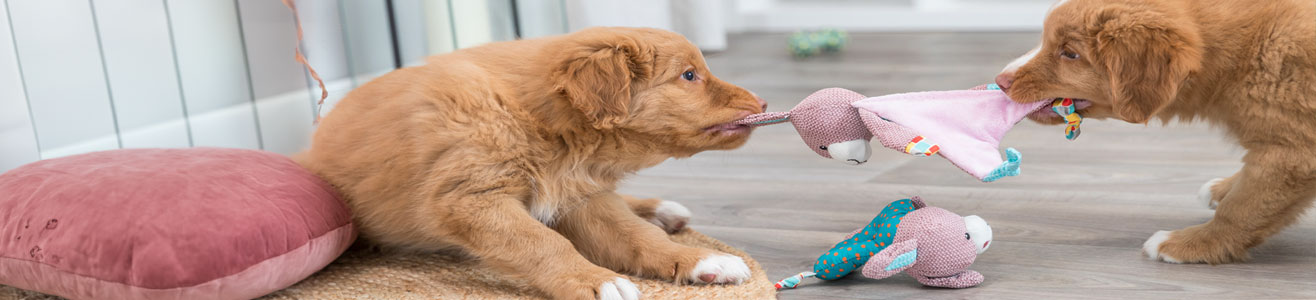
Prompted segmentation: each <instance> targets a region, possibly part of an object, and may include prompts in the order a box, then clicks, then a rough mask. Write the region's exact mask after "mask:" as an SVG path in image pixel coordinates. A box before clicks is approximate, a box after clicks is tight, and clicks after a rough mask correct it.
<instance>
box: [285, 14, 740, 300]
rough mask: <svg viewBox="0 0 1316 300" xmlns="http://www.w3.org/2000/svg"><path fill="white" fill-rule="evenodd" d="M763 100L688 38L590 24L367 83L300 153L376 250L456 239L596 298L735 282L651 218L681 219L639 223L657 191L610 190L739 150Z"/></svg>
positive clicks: (529, 274)
mask: <svg viewBox="0 0 1316 300" xmlns="http://www.w3.org/2000/svg"><path fill="white" fill-rule="evenodd" d="M686 72H692V74H693V75H694V76H693V77H692V78H687V77H686V76H685V73H686ZM764 107H765V104H764V102H763V101H762V99H759V98H758V97H756V96H754V95H753V94H752V93H750V92H749V91H746V90H745V89H742V88H740V87H737V86H735V85H731V84H728V83H726V82H723V81H721V80H719V79H718V78H717V77H714V76H713V75H712V74H711V73H709V70H708V67H707V66H706V65H705V63H704V60H703V57H702V55H701V54H700V52H699V51H698V49H696V48H695V47H694V46H693V45H691V44H690V43H689V42H688V41H687V40H686V39H685V38H684V37H681V36H679V35H676V34H674V33H671V32H666V31H660V30H650V29H629V28H594V29H587V30H583V31H580V32H577V33H573V34H569V35H563V36H557V37H549V38H543V39H534V40H523V41H512V42H502V43H493V44H488V45H484V46H480V47H474V48H469V49H463V50H459V51H456V52H453V53H449V54H444V55H439V56H435V57H433V58H431V59H430V60H429V61H428V64H426V65H424V66H419V67H412V68H404V69H400V70H397V71H394V72H392V73H389V74H387V75H384V76H382V77H380V78H378V79H375V80H373V81H371V82H370V83H367V84H365V85H363V86H361V87H360V88H357V89H356V90H354V91H352V92H351V93H349V94H348V95H347V97H346V98H344V99H343V100H342V102H341V103H339V104H338V105H337V107H336V108H335V109H334V110H333V112H331V113H330V114H329V115H328V116H327V117H326V118H325V119H324V120H323V122H322V123H321V125H320V127H319V129H318V130H317V131H316V133H315V136H314V139H313V143H312V146H311V148H310V150H308V151H307V152H305V153H303V154H302V155H301V156H300V157H299V161H300V162H301V163H302V164H304V165H305V166H307V167H308V168H310V169H312V170H314V171H315V172H317V173H318V174H320V175H322V176H323V177H324V178H325V179H327V180H328V181H329V182H331V183H332V184H334V185H335V186H336V187H337V188H338V189H339V190H340V191H341V193H342V195H343V196H344V198H345V199H346V201H347V202H348V204H349V205H350V207H351V208H352V210H353V214H354V216H355V221H356V224H357V226H358V228H359V229H360V232H361V236H362V237H363V238H365V239H366V240H368V241H370V242H372V243H375V244H378V245H381V246H384V247H388V248H394V249H413V250H420V251H431V250H439V249H452V248H455V249H459V250H461V251H464V252H466V253H469V254H471V255H473V256H474V257H477V258H479V259H480V260H481V261H482V262H483V263H484V264H486V265H488V266H489V267H491V268H494V269H496V270H500V271H502V272H504V273H505V274H507V275H508V276H517V277H521V278H524V279H526V280H527V281H528V282H529V283H530V284H531V285H532V286H534V287H536V288H538V289H540V290H542V291H544V292H546V294H548V295H550V296H552V297H554V298H567V299H580V298H596V297H598V296H599V295H601V294H599V293H604V294H608V293H612V292H611V290H608V288H607V286H608V285H607V284H612V283H613V282H614V279H617V278H619V277H621V276H619V275H618V272H622V273H627V274H634V275H640V276H647V277H653V278H661V279H666V280H672V281H693V282H700V280H699V279H700V275H712V276H711V277H712V278H717V279H722V278H728V275H727V274H694V275H689V274H692V273H693V272H692V271H693V270H694V268H695V266H696V265H697V263H698V262H699V261H701V260H702V259H704V258H709V257H714V256H717V255H722V253H717V252H715V251H711V250H707V249H699V248H692V247H687V246H682V245H678V244H676V243H674V242H672V241H671V240H669V239H668V238H667V235H666V233H665V232H664V228H659V227H657V226H654V224H665V223H679V225H681V226H684V224H685V220H684V217H680V218H678V219H679V220H648V221H647V220H645V219H643V218H641V217H640V216H638V215H637V214H639V215H644V216H646V217H649V218H655V217H656V215H657V214H661V213H662V212H661V211H655V210H656V209H657V208H658V207H660V206H662V205H661V204H660V202H659V201H660V200H657V199H645V200H640V199H634V198H629V197H624V196H621V195H618V194H616V193H615V191H614V190H615V188H616V185H617V182H618V181H620V180H622V179H623V178H624V177H626V176H627V175H629V174H632V173H633V172H635V171H638V170H640V169H643V168H646V167H650V166H653V165H656V164H658V163H660V162H662V161H664V160H666V159H668V158H672V157H687V156H690V155H693V154H695V153H697V152H700V151H705V150H717V149H732V148H736V147H738V146H740V145H741V144H743V143H744V142H745V140H746V139H747V138H748V135H749V128H746V127H743V126H728V125H726V124H727V123H729V122H731V121H734V120H736V119H739V118H741V117H744V116H746V115H749V114H751V113H758V112H762V110H763V109H764ZM628 202H629V203H631V205H628ZM678 206H679V205H678ZM651 221H652V222H651ZM674 225H675V224H673V225H672V226H674ZM666 229H673V228H670V226H669V228H666ZM741 266H743V263H741ZM732 269H735V268H732ZM692 277H694V278H692ZM706 277H707V276H706ZM621 278H624V277H621ZM732 279H734V278H732ZM620 280H625V279H620ZM710 281H711V280H710ZM719 282H728V281H719ZM612 286H614V287H615V286H616V284H612ZM601 290H605V291H603V292H600V291H601Z"/></svg>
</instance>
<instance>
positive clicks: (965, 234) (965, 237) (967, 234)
mask: <svg viewBox="0 0 1316 300" xmlns="http://www.w3.org/2000/svg"><path fill="white" fill-rule="evenodd" d="M964 239H966V240H971V238H969V233H968V232H965V233H964Z"/></svg>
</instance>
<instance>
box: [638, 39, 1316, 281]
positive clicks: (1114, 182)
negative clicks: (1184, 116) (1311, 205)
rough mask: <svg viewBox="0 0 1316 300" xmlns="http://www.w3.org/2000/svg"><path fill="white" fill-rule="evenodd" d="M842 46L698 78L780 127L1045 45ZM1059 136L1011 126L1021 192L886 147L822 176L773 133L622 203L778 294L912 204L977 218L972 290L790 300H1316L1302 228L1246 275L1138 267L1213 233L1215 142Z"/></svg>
mask: <svg viewBox="0 0 1316 300" xmlns="http://www.w3.org/2000/svg"><path fill="white" fill-rule="evenodd" d="M852 38H853V41H852V44H851V45H850V46H849V48H847V49H846V50H845V51H844V52H843V53H839V54H838V55H834V56H824V57H815V58H811V59H807V60H793V59H791V58H790V57H789V56H788V55H787V54H786V52H785V51H786V50H785V36H784V35H780V34H747V35H736V36H733V37H731V41H730V45H731V48H730V49H729V50H727V51H725V52H721V53H714V54H709V55H708V62H709V64H710V65H711V66H712V69H713V72H714V74H716V75H717V76H719V77H721V78H722V79H724V80H727V81H730V82H732V83H735V84H739V85H741V86H744V87H746V88H749V89H750V90H753V91H755V92H757V93H758V94H759V95H760V96H762V97H763V98H765V99H768V102H769V103H770V107H769V109H770V110H786V109H789V108H790V107H792V106H794V105H795V104H796V103H797V102H798V101H799V99H801V98H803V97H804V96H806V95H808V94H810V93H811V92H813V91H815V90H818V89H821V88H826V87H833V86H837V87H845V88H849V89H853V90H856V91H858V92H860V93H864V94H866V95H881V94H888V93H897V92H910V91H922V90H944V89H960V88H968V87H971V86H974V85H977V84H982V83H986V82H988V81H989V80H991V78H992V77H993V76H994V75H995V74H996V72H997V71H999V70H1000V68H1001V66H1003V65H1004V64H1005V63H1006V62H1008V61H1010V60H1012V59H1013V58H1014V57H1015V56H1017V55H1018V54H1019V53H1022V52H1025V51H1027V50H1028V49H1030V48H1031V47H1032V46H1033V45H1035V44H1036V43H1037V34H1035V33H1008V34H1007V33H1002V34H981V33H972V34H970V33H955V34H951V33H932V34H855V35H853V36H852ZM1062 131H1063V129H1062V128H1060V127H1043V126H1039V125H1036V124H1032V123H1029V122H1024V123H1021V124H1020V125H1019V126H1017V127H1015V129H1014V130H1013V131H1012V132H1010V133H1009V135H1007V137H1006V138H1005V140H1004V141H1003V143H1002V145H1003V146H1008V147H1015V148H1017V149H1018V150H1019V151H1021V152H1022V153H1023V157H1024V159H1023V161H1024V163H1023V174H1022V175H1021V176H1019V177H1011V178H1005V179H1002V180H1000V181H997V182H995V183H981V182H978V181H977V180H976V179H974V178H972V177H971V176H969V175H967V174H965V173H963V172H961V171H959V170H958V169H956V168H955V167H954V166H952V165H950V164H949V163H947V162H946V161H945V160H944V159H942V158H940V157H930V158H914V157H910V156H907V155H904V154H899V153H896V152H894V151H890V150H885V149H883V148H880V147H878V148H875V149H874V151H876V153H874V155H873V159H872V160H870V161H869V162H868V163H867V164H865V165H861V166H848V165H843V164H841V163H839V162H836V161H831V160H825V159H823V158H820V157H817V156H816V155H815V154H814V153H813V152H812V151H809V149H805V146H804V144H803V142H801V141H800V140H799V138H798V136H797V135H796V133H795V131H794V129H793V128H791V127H790V126H788V125H777V126H770V127H765V128H761V129H759V130H758V131H756V132H755V133H754V136H753V138H751V139H750V141H749V143H748V144H746V145H745V146H744V147H743V148H740V149H737V150H734V151H718V152H707V153H702V154H699V155H696V156H694V157H692V158H688V159H683V160H673V161H668V162H666V163H664V164H662V165H660V166H658V167H655V168H652V169H649V170H645V171H642V172H640V174H639V175H638V176H635V177H634V178H632V179H631V180H629V181H628V182H627V183H626V184H625V185H624V187H623V188H622V191H623V192H626V193H631V194H635V195H639V196H653V197H661V198H665V199H668V200H675V201H679V202H681V203H684V204H685V205H686V206H688V207H690V208H691V210H693V211H694V215H695V216H694V218H695V219H694V220H693V221H692V226H693V227H694V228H695V229H697V230H699V231H702V232H704V233H706V234H708V235H711V236H713V237H716V238H718V239H721V240H722V241H725V242H726V243H728V244H730V245H732V246H736V247H739V248H741V249H744V250H745V251H746V252H749V253H750V254H751V255H753V256H754V257H755V258H756V259H758V261H759V262H761V263H762V264H763V265H764V267H765V268H766V270H767V273H768V275H769V277H772V278H773V279H774V280H775V279H779V278H782V277H786V276H789V275H792V274H795V273H797V272H800V271H806V270H809V269H810V268H811V264H812V262H813V261H814V259H815V258H816V257H817V255H818V254H820V253H821V252H823V251H825V250H826V249H828V248H830V247H831V245H832V244H833V243H835V242H837V241H838V240H839V239H840V238H841V237H842V236H843V235H844V234H846V233H848V232H849V231H851V230H853V229H855V228H857V227H859V226H862V225H864V224H865V223H866V222H867V221H868V220H870V219H871V218H872V217H873V215H874V214H875V213H876V212H877V211H878V210H879V209H881V208H882V206H884V205H886V204H887V203H889V202H890V201H894V200H897V199H901V198H905V197H909V196H914V195H918V196H922V197H923V198H924V199H925V200H926V201H927V202H928V203H929V204H930V205H933V206H940V207H943V208H946V209H949V210H951V211H954V212H958V213H960V214H964V215H968V214H976V215H979V216H982V217H983V218H985V219H986V220H987V221H988V222H989V223H990V224H991V225H992V227H993V228H994V231H995V240H994V242H993V243H992V247H991V249H990V250H989V251H988V252H986V253H984V254H983V255H982V256H980V257H979V259H978V261H977V262H976V263H975V264H974V266H973V269H975V270H977V271H979V272H981V273H982V274H983V275H985V276H986V277H987V281H986V282H985V283H983V284H982V285H981V286H979V287H976V288H971V289H963V290H947V289H932V288H923V287H921V286H920V285H919V284H918V283H917V282H915V281H914V280H913V279H911V278H909V277H908V276H906V275H899V276H897V277H894V278H890V279H885V280H880V281H878V280H870V279H866V278H862V277H857V276H854V277H852V278H848V279H846V280H841V281H837V282H828V283H818V282H812V283H811V284H806V285H804V286H802V287H801V288H799V289H794V290H786V291H782V292H781V293H780V296H781V298H782V299H818V298H855V299H887V298H957V299H958V298H980V299H1075V298H1105V299H1109V298H1124V299H1142V298H1148V299H1151V298H1159V299H1316V217H1313V216H1312V215H1310V214H1309V215H1307V216H1306V217H1304V218H1303V220H1302V221H1301V222H1300V223H1299V224H1297V225H1295V226H1293V227H1291V228H1289V229H1288V230H1286V231H1284V232H1283V233H1281V234H1279V235H1277V236H1275V237H1274V238H1272V239H1270V240H1269V241H1268V242H1266V243H1265V244H1263V245H1261V246H1259V247H1257V248H1255V249H1253V250H1252V256H1253V259H1252V261H1250V262H1247V263H1240V264H1229V265H1219V266H1209V265H1173V264H1166V263H1160V262H1153V261H1149V260H1147V259H1145V258H1143V257H1142V256H1141V255H1140V251H1139V249H1140V248H1141V246H1142V243H1143V241H1144V240H1145V239H1146V238H1147V237H1149V236H1151V234H1152V233H1154V232H1156V231H1157V230H1170V229H1179V228H1183V227H1186V226H1190V225H1194V224H1199V223H1202V222H1205V221H1207V220H1209V219H1210V218H1211V215H1212V211H1211V210H1208V209H1207V208H1206V207H1205V205H1203V203H1200V202H1198V201H1197V198H1196V192H1197V189H1198V187H1199V186H1200V185H1201V184H1202V183H1204V182H1206V181H1207V180H1210V179H1212V178H1216V177H1224V176H1228V175H1231V174H1233V172H1234V171H1236V170H1237V169H1238V168H1239V167H1240V166H1241V163H1240V162H1239V158H1240V157H1241V156H1242V151H1241V150H1239V149H1238V148H1237V147H1236V146H1233V145H1231V144H1230V143H1228V142H1227V141H1226V140H1224V139H1223V138H1222V137H1221V135H1220V134H1219V133H1218V132H1217V131H1216V130H1212V129H1210V128H1208V127H1206V126H1203V125H1172V126H1159V125H1152V126H1142V125H1130V124H1124V123H1116V122H1101V121H1093V120H1089V121H1088V122H1085V123H1084V124H1083V135H1082V136H1081V137H1080V138H1079V139H1078V140H1076V141H1072V142H1071V141H1066V140H1065V139H1064V137H1063V132H1062Z"/></svg>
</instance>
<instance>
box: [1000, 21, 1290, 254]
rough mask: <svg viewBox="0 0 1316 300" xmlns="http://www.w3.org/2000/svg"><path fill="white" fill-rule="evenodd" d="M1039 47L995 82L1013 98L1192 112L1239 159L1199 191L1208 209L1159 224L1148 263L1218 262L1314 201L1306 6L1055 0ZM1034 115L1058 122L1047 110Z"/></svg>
mask: <svg viewBox="0 0 1316 300" xmlns="http://www.w3.org/2000/svg"><path fill="white" fill-rule="evenodd" d="M1043 28H1044V30H1043V34H1042V44H1041V45H1040V46H1038V47H1037V48H1036V49H1033V50H1032V51H1030V52H1028V54H1025V55H1024V56H1023V57H1020V58H1019V59H1017V60H1015V61H1014V62H1013V63H1011V64H1009V65H1008V66H1007V67H1006V68H1005V70H1004V71H1002V73H1001V74H1000V75H998V76H997V78H996V82H997V84H998V85H1000V86H1001V87H1003V88H1004V89H1005V90H1006V91H1007V92H1008V93H1009V95H1010V97H1011V98H1013V99H1015V100H1016V101H1038V100H1042V99H1048V98H1056V97H1068V98H1076V99H1084V100H1085V101H1083V102H1087V103H1080V104H1079V107H1085V108H1082V109H1079V110H1078V112H1079V113H1080V114H1082V115H1083V116H1084V117H1093V118H1116V119H1119V120H1123V121H1127V122H1130V123H1146V122H1148V121H1149V120H1151V119H1159V120H1161V121H1162V123H1168V122H1170V121H1171V120H1172V119H1174V118H1178V119H1179V120H1180V121H1185V122H1188V121H1194V120H1202V121H1206V122H1210V123H1213V124H1215V125H1218V126H1219V127H1221V128H1224V129H1225V132H1226V133H1227V134H1228V135H1229V136H1230V137H1231V138H1232V139H1233V140H1236V141H1237V142H1238V143H1239V144H1240V145H1241V146H1242V147H1243V148H1244V149H1246V150H1247V154H1246V155H1245V156H1244V157H1243V162H1244V166H1243V169H1242V170H1240V171H1238V173H1235V174H1234V175H1233V176H1230V177H1227V178H1223V179H1215V180H1211V181H1209V182H1207V183H1206V184H1205V185H1204V186H1202V189H1201V192H1200V198H1201V199H1202V201H1203V202H1205V203H1206V204H1207V205H1210V206H1211V207H1213V208H1215V209H1216V212H1215V218H1213V219H1212V220H1211V221H1209V222H1207V223H1205V224H1200V225H1196V226H1191V227H1188V228H1184V229H1180V230H1176V231H1160V232H1157V233H1155V234H1154V235H1152V236H1151V238H1150V239H1148V240H1147V242H1146V243H1145V244H1144V245H1143V251H1144V252H1145V253H1146V254H1147V256H1148V257H1150V258H1151V259H1154V260H1161V261H1165V262H1172V263H1210V264H1218V263H1227V262H1236V261H1241V260H1246V259H1247V258H1248V253H1247V250H1248V249H1249V248H1252V247H1254V246H1256V245H1258V244H1261V243H1262V242H1263V241H1265V239H1266V238H1267V237H1270V236H1271V235H1274V234H1275V233H1277V232H1279V231H1280V230H1282V229H1284V227H1286V226H1288V225H1289V224H1292V223H1294V222H1295V221H1296V220H1297V218H1298V216H1299V215H1301V214H1302V213H1303V211H1304V210H1306V209H1307V208H1308V207H1310V206H1311V205H1312V199H1313V197H1316V2H1314V1H1310V0H1254V1H1207V0H1062V1H1060V2H1059V3H1057V4H1055V5H1054V6H1052V8H1051V11H1050V12H1049V14H1048V16H1047V18H1046V23H1045V24H1044V27H1043ZM1030 118H1031V119H1033V120H1035V121H1037V122H1040V123H1046V124H1058V123H1062V122H1063V121H1062V120H1060V119H1059V118H1056V117H1055V116H1054V114H1052V115H1047V114H1036V115H1033V116H1030Z"/></svg>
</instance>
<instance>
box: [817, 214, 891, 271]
mask: <svg viewBox="0 0 1316 300" xmlns="http://www.w3.org/2000/svg"><path fill="white" fill-rule="evenodd" d="M914 209H915V207H914V202H913V201H912V200H910V199H902V200H900V201H896V202H892V203H891V204H887V206H886V208H883V209H882V212H881V213H879V214H878V215H877V217H874V218H873V221H871V222H868V225H867V226H864V229H863V230H860V231H859V233H856V234H855V235H854V236H853V237H850V238H849V239H846V240H845V241H842V242H841V243H839V244H836V246H834V247H832V249H831V250H828V251H827V253H825V254H823V255H822V256H821V257H818V261H817V262H815V263H814V264H813V272H814V273H817V277H818V278H819V279H822V280H836V279H841V277H845V275H847V274H850V272H854V270H855V269H858V268H861V267H862V266H863V265H864V263H866V262H868V259H869V258H870V257H873V255H874V254H877V252H879V251H882V249H885V248H886V247H887V246H890V245H891V240H892V239H893V238H894V237H895V235H896V228H897V227H898V225H899V224H900V219H901V218H903V217H904V216H905V214H908V213H909V212H911V211H914Z"/></svg>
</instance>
